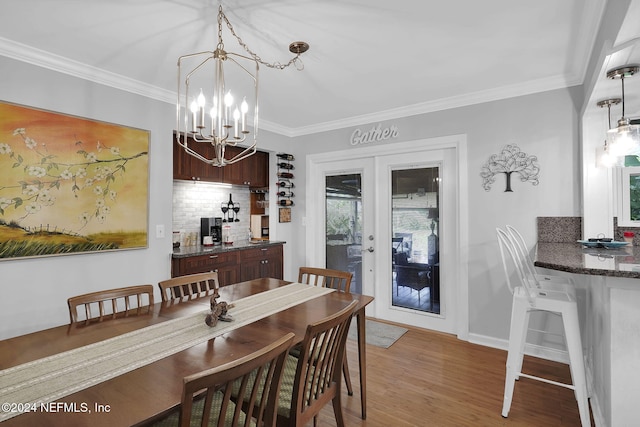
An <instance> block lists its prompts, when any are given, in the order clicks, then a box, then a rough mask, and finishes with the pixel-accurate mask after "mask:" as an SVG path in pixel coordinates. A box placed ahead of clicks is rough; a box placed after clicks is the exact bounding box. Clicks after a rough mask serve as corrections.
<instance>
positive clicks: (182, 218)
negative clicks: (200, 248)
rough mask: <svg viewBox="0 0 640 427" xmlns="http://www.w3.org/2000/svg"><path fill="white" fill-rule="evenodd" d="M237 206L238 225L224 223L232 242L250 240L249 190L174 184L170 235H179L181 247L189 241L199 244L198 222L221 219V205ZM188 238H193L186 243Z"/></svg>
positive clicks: (216, 185)
mask: <svg viewBox="0 0 640 427" xmlns="http://www.w3.org/2000/svg"><path fill="white" fill-rule="evenodd" d="M229 194H231V195H232V198H233V202H234V203H236V204H239V205H240V212H238V219H239V220H240V221H239V222H232V223H226V222H225V223H223V226H224V225H230V226H231V237H232V239H233V241H234V242H238V241H241V240H246V239H248V238H249V227H250V224H249V218H250V213H249V210H250V203H251V196H250V193H249V187H246V186H242V185H233V186H229V185H226V184H216V183H209V182H201V181H199V182H194V181H181V180H174V181H173V231H174V232H176V231H177V232H179V233H180V245H181V246H187V243H189V240H193V241H194V242H193V243H195V244H199V243H200V241H201V238H200V218H203V217H220V218H223V215H222V211H221V210H220V205H221V204H222V203H223V202H224V203H227V202H228V201H229ZM189 236H192V237H195V238H194V239H189Z"/></svg>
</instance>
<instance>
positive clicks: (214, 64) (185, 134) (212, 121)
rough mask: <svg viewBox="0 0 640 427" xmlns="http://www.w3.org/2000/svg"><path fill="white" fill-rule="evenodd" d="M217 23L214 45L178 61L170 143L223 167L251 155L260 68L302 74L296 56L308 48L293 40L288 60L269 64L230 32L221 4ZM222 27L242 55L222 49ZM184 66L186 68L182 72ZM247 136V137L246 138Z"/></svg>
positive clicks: (256, 116)
mask: <svg viewBox="0 0 640 427" xmlns="http://www.w3.org/2000/svg"><path fill="white" fill-rule="evenodd" d="M217 24H218V26H217V27H218V33H217V45H216V47H215V49H214V50H212V51H204V52H198V53H192V54H188V55H183V56H181V57H180V58H178V91H177V92H178V101H177V103H176V122H177V123H176V143H177V144H178V145H180V147H181V148H182V149H183V150H184V151H185V152H186V153H187V154H189V155H191V156H193V157H195V158H197V159H198V160H200V161H202V162H205V163H207V164H209V165H212V166H225V165H228V164H232V163H235V162H238V161H240V160H242V159H245V158H247V157H249V156H251V155H252V154H254V153H255V152H256V144H257V140H258V83H259V79H258V72H259V68H260V65H264V66H266V67H269V68H274V69H277V70H283V69H285V68H287V67H288V66H290V65H293V66H294V67H295V68H296V69H298V70H302V69H303V68H304V65H303V64H302V60H301V59H300V55H301V54H303V53H304V52H306V51H307V50H308V49H309V45H308V44H307V43H306V42H302V41H298V42H293V43H291V44H290V45H289V52H291V53H292V54H293V55H294V56H293V58H291V59H290V60H289V62H287V63H284V64H281V63H279V62H274V63H269V62H265V61H263V60H262V59H261V58H260V56H259V55H258V54H256V53H255V52H253V51H252V50H251V49H249V47H248V46H247V45H246V43H245V42H244V41H242V39H241V38H240V37H239V36H238V35H237V34H236V31H235V29H234V28H233V26H232V25H231V22H229V19H228V18H227V16H226V15H225V14H224V12H223V11H222V5H219V7H218V17H217ZM223 27H226V28H227V29H228V31H229V32H230V33H231V35H232V37H233V38H234V39H235V40H236V41H237V43H238V45H240V46H241V47H242V48H243V49H244V51H245V52H244V53H243V54H240V53H233V52H230V51H228V50H226V48H225V45H224V42H223V40H222V30H223ZM187 62H189V63H191V64H192V67H189V68H187V67H186V65H187V64H186V63H187ZM183 68H186V71H185V70H183ZM238 91H239V92H240V93H238ZM240 101H241V102H240ZM250 109H251V110H250ZM249 114H251V115H252V116H253V117H252V118H253V126H252V129H251V130H250V129H249V126H248V119H249V117H248V115H249ZM250 134H253V135H252V136H253V137H252V138H251V137H250ZM238 144H243V146H244V147H243V148H242V150H241V151H240V152H237V153H236V154H235V155H229V153H228V152H227V151H226V149H227V147H235V146H236V145H238ZM207 145H210V146H211V147H207Z"/></svg>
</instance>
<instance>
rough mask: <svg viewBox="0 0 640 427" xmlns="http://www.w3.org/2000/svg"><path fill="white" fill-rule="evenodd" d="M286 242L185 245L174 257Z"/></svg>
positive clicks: (175, 250) (267, 241)
mask: <svg viewBox="0 0 640 427" xmlns="http://www.w3.org/2000/svg"><path fill="white" fill-rule="evenodd" d="M284 243H286V242H281V241H276V240H242V241H239V242H233V244H231V245H218V246H202V245H197V246H185V247H180V248H177V249H174V250H173V255H172V257H173V258H186V257H191V256H198V255H207V254H217V253H222V252H230V251H238V250H243V249H253V248H261V247H265V246H274V245H283V244H284Z"/></svg>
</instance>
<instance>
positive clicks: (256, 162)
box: [223, 147, 269, 188]
mask: <svg viewBox="0 0 640 427" xmlns="http://www.w3.org/2000/svg"><path fill="white" fill-rule="evenodd" d="M242 150H243V148H239V147H229V148H227V152H228V153H229V157H233V156H235V155H237V154H239V153H240V152H241V151H242ZM223 169H224V172H223V182H226V183H228V184H238V185H248V186H249V187H252V188H263V187H268V186H269V153H265V152H264V151H256V153H255V154H254V155H252V156H249V157H247V158H246V159H244V160H240V161H239V162H237V163H234V164H231V165H228V166H225V167H224V168H223Z"/></svg>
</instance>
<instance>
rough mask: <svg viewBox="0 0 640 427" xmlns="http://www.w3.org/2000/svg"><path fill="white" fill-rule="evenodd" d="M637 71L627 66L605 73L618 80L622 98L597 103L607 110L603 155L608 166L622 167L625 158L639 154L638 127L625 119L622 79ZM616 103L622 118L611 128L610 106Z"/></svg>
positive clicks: (639, 127) (633, 66)
mask: <svg viewBox="0 0 640 427" xmlns="http://www.w3.org/2000/svg"><path fill="white" fill-rule="evenodd" d="M639 69H640V67H638V66H635V65H627V66H624V67H619V68H614V69H612V70H609V71H607V78H610V79H614V80H615V79H620V82H621V85H622V98H614V99H610V100H604V101H601V102H599V103H598V105H599V106H600V107H605V106H606V107H607V108H608V109H609V130H608V131H607V140H606V141H605V155H606V156H608V158H609V163H610V164H617V165H619V166H624V165H625V156H628V155H635V156H637V155H639V154H640V126H638V125H635V124H631V122H630V120H629V118H627V117H625V108H624V79H625V77H631V76H633V75H634V74H635V73H637V72H638V70H639ZM618 103H622V117H620V119H618V123H617V124H618V125H617V126H616V127H614V128H611V105H615V104H618Z"/></svg>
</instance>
